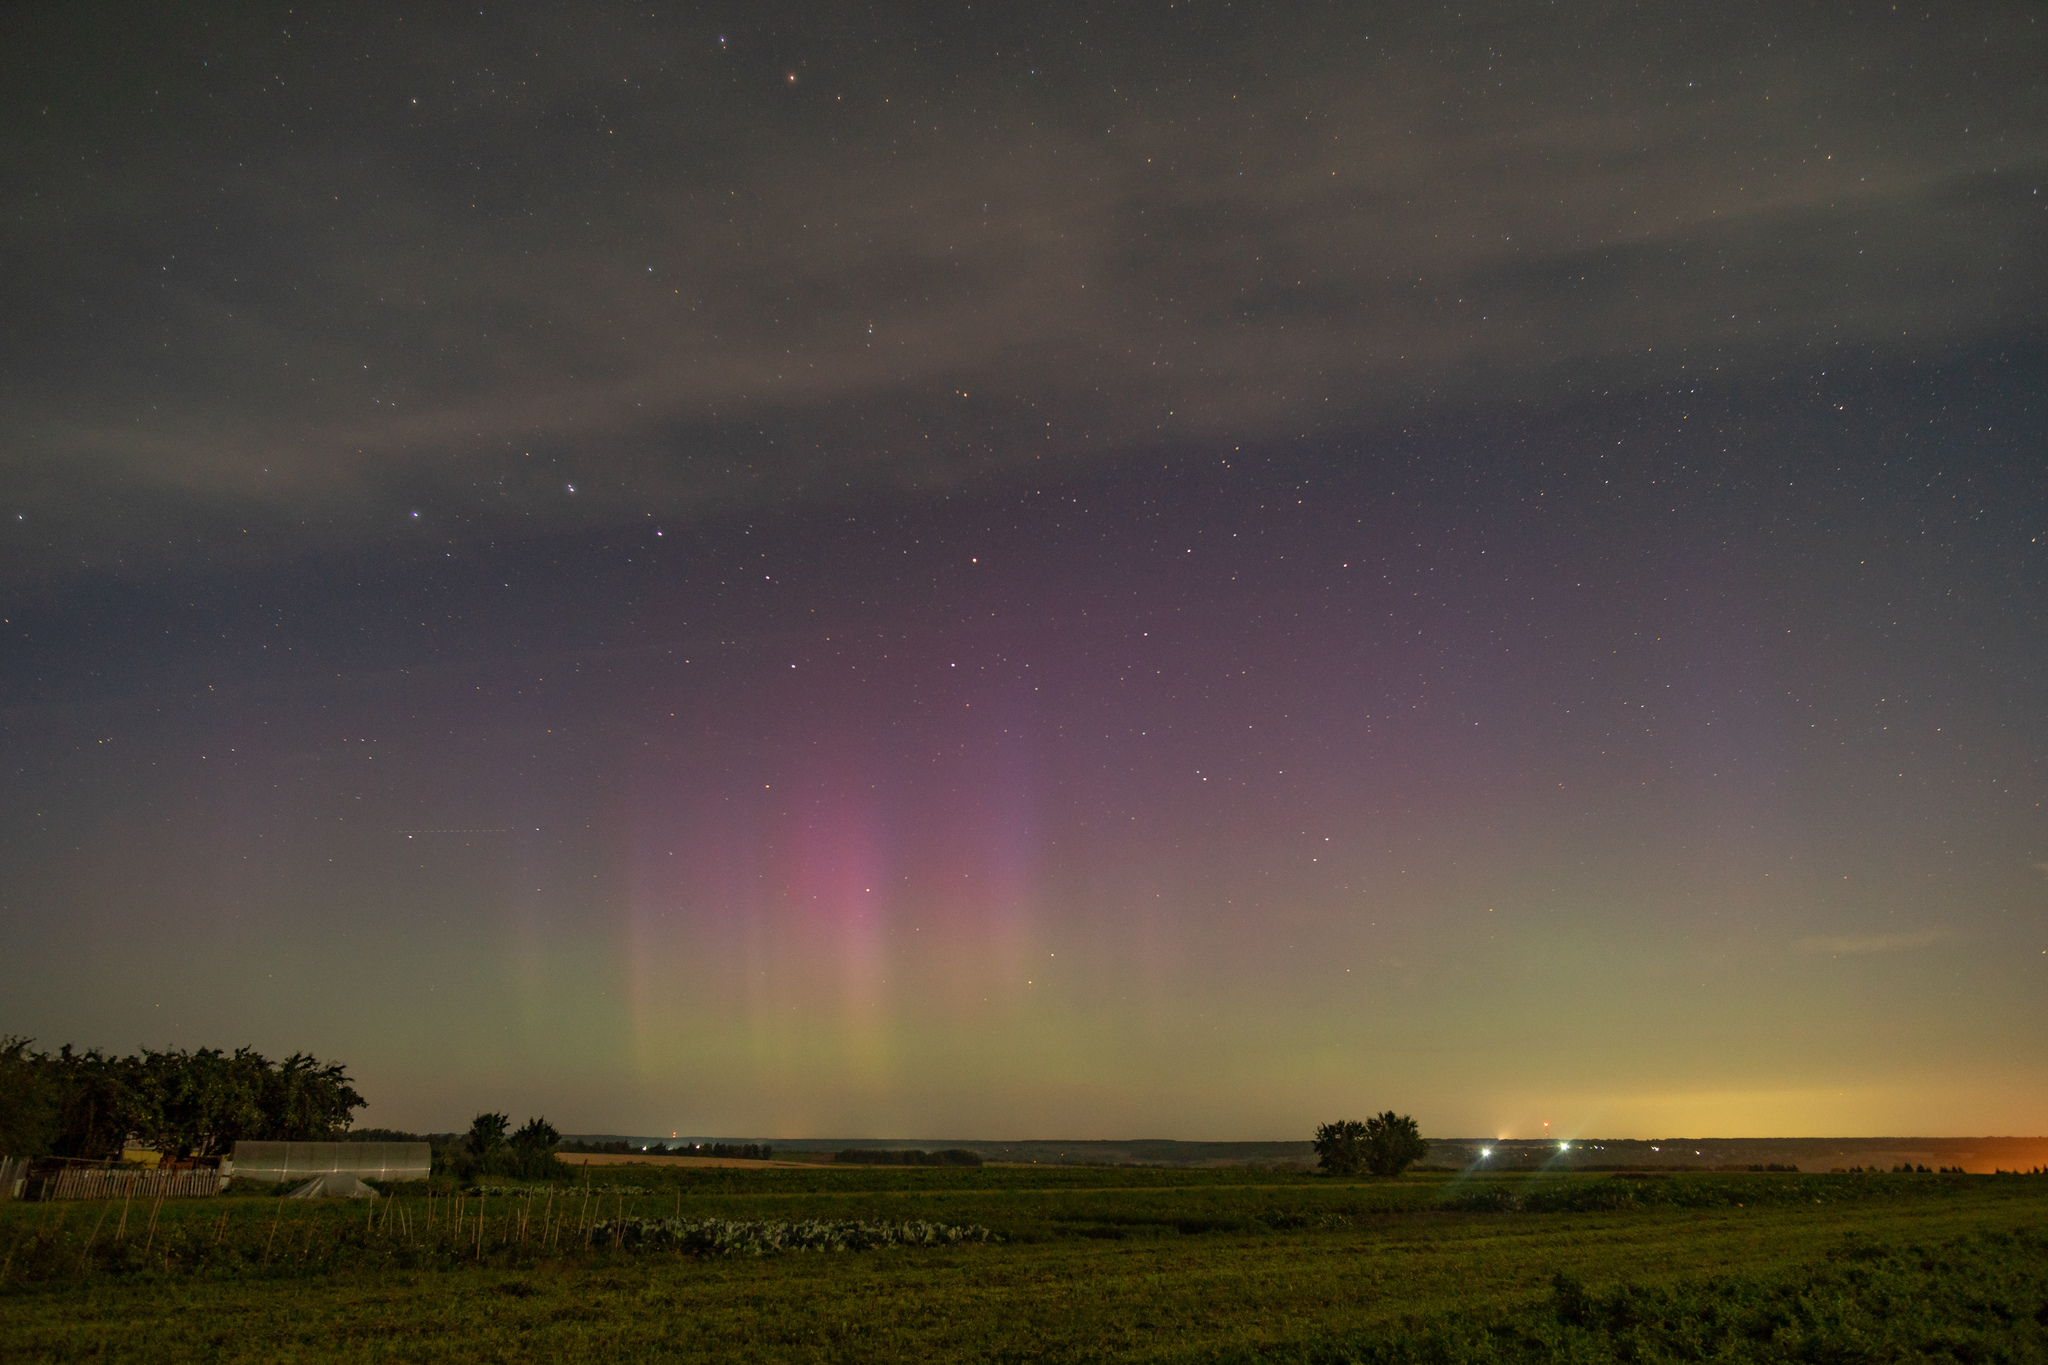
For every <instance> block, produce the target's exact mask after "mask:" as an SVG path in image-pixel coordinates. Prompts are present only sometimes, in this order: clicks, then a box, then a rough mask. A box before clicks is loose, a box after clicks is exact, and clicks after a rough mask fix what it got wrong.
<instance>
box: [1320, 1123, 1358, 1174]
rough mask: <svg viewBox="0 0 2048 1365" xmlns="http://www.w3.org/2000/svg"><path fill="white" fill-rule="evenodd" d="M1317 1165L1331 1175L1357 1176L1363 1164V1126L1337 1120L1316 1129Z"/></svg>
mask: <svg viewBox="0 0 2048 1365" xmlns="http://www.w3.org/2000/svg"><path fill="white" fill-rule="evenodd" d="M1315 1149H1316V1155H1317V1156H1318V1157H1320V1158H1321V1160H1320V1161H1319V1162H1318V1163H1317V1164H1319V1165H1320V1166H1321V1167H1322V1168H1323V1169H1324V1170H1326V1171H1328V1172H1329V1173H1330V1174H1331V1175H1357V1174H1358V1172H1359V1169H1360V1168H1361V1167H1362V1166H1364V1164H1365V1125H1364V1124H1362V1123H1360V1122H1358V1121H1357V1120H1355V1119H1339V1120H1337V1121H1336V1122H1335V1123H1326V1124H1323V1125H1322V1126H1321V1127H1319V1128H1317V1129H1316V1138H1315Z"/></svg>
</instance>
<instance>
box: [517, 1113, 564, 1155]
mask: <svg viewBox="0 0 2048 1365" xmlns="http://www.w3.org/2000/svg"><path fill="white" fill-rule="evenodd" d="M561 1140H562V1135H561V1134H560V1133H558V1132H556V1131H555V1125H554V1124H552V1123H549V1122H548V1121H547V1120H546V1119H544V1118H539V1119H528V1120H527V1121H526V1126H525V1127H523V1128H521V1129H520V1130H519V1131H518V1132H516V1133H514V1134H513V1135H512V1148H513V1150H514V1151H518V1152H545V1151H550V1150H552V1149H553V1148H554V1146H555V1144H556V1143H558V1142H560V1141H561Z"/></svg>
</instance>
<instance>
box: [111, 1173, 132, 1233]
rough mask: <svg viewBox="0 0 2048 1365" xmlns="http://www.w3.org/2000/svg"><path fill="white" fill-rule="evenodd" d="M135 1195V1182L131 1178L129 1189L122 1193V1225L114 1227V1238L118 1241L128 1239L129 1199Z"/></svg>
mask: <svg viewBox="0 0 2048 1365" xmlns="http://www.w3.org/2000/svg"><path fill="white" fill-rule="evenodd" d="M134 1197H135V1182H134V1181H132V1180H131V1181H129V1182H128V1188H127V1190H126V1191H124V1192H123V1193H122V1195H121V1223H120V1226H118V1227H116V1228H115V1229H114V1240H115V1241H117V1242H124V1241H126V1240H127V1239H128V1201H129V1200H130V1199H132V1198H134Z"/></svg>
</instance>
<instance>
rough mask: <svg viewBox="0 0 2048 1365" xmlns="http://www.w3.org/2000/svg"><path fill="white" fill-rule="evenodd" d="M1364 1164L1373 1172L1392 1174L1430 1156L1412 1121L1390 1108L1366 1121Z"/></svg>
mask: <svg viewBox="0 0 2048 1365" xmlns="http://www.w3.org/2000/svg"><path fill="white" fill-rule="evenodd" d="M1364 1155H1365V1165H1366V1168H1367V1169H1368V1170H1370V1171H1371V1172H1372V1173H1373V1174H1374V1175H1377V1176H1384V1177H1389V1178H1391V1177H1393V1176H1397V1175H1399V1174H1401V1172H1403V1171H1405V1170H1407V1169H1408V1168H1409V1166H1411V1165H1413V1164H1414V1163H1415V1162H1418V1161H1420V1160H1422V1158H1424V1157H1426V1156H1428V1155H1429V1144H1428V1143H1427V1142H1424V1141H1423V1140H1422V1133H1421V1130H1420V1129H1418V1128H1417V1127H1416V1126H1415V1120H1414V1119H1412V1118H1409V1117H1408V1116H1407V1115H1406V1114H1397V1113H1395V1112H1394V1111H1393V1110H1391V1109H1389V1110H1388V1111H1387V1112H1386V1113H1384V1114H1380V1115H1377V1116H1375V1117H1373V1118H1369V1119H1367V1120H1366V1121H1365V1154H1364Z"/></svg>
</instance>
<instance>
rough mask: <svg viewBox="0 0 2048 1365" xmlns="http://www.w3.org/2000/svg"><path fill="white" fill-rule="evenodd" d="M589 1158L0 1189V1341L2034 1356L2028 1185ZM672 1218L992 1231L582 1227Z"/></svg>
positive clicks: (382, 1352) (105, 1353)
mask: <svg viewBox="0 0 2048 1365" xmlns="http://www.w3.org/2000/svg"><path fill="white" fill-rule="evenodd" d="M579 1174H580V1173H579ZM588 1174H589V1181H588V1184H587V1185H586V1184H585V1183H583V1182H582V1180H581V1179H579V1181H578V1182H577V1183H576V1184H574V1185H573V1186H568V1187H557V1188H556V1189H555V1190H554V1191H553V1192H552V1193H549V1192H547V1191H531V1192H522V1193H518V1194H506V1193H496V1194H489V1195H486V1196H485V1197H484V1198H482V1199H481V1200H479V1199H478V1198H477V1197H476V1196H475V1195H474V1194H465V1195H463V1196H461V1197H460V1199H459V1200H458V1199H453V1198H451V1197H450V1192H449V1191H446V1190H436V1191H435V1192H434V1193H433V1196H432V1200H431V1203H432V1209H431V1227H430V1226H429V1217H430V1210H429V1200H428V1198H427V1197H426V1191H425V1188H424V1187H421V1186H415V1187H410V1188H408V1189H404V1190H401V1191H400V1192H399V1194H398V1197H396V1198H390V1199H385V1200H381V1201H378V1202H377V1203H376V1204H375V1205H374V1206H371V1205H368V1204H366V1203H363V1202H356V1203H326V1204H321V1203H312V1202H301V1201H279V1200H276V1199H269V1198H256V1197H246V1198H237V1197H227V1198H221V1199H214V1200H185V1201H167V1202H165V1203H164V1204H163V1205H162V1207H161V1208H160V1209H151V1208H148V1207H145V1206H142V1205H134V1206H130V1207H128V1208H127V1209H126V1210H125V1211H124V1210H123V1208H122V1206H121V1205H120V1204H118V1203H114V1204H110V1205H102V1204H100V1203H98V1202H85V1203H77V1204H29V1205H19V1204H17V1205H0V1356H4V1357H6V1358H8V1359H46V1360H72V1359H105V1358H120V1359H151V1360H169V1361H179V1360H187V1359H191V1360H266V1361H275V1360H330V1359H350V1360H358V1359H361V1360H419V1361H443V1360H446V1361H456V1360H462V1361H467V1360H497V1359H502V1360H519V1359H532V1358H540V1357H554V1356H560V1357H563V1358H568V1359H574V1360H577V1361H585V1360H613V1359H618V1360H627V1359H631V1360H650V1359H652V1360H732V1359H746V1360H765V1361H782V1360H791V1361H867V1360H946V1361H1027V1360H1045V1361H1064V1360H1144V1361H1195V1360H1219V1359H1220V1360H1240V1361H1252V1360H1273V1361H1282V1360H1284V1361H1303V1362H1307V1361H1346V1360H1361V1361H1366V1360H1372V1361H1378V1360H1384V1361H1402V1360H1424V1361H1430V1360H1436V1361H1467V1360H1471V1361H1482V1360H1498V1361H1534V1360H1573V1361H1596V1360H1633V1361H1657V1360H1674V1361H1676V1360H1730V1361H1733V1360H1788V1361H1790V1360H1812V1361H1843V1362H1847V1361H1890V1360H1900V1361H1906V1360H1912V1361H1925V1360H1955V1361H2000V1360H2007V1361H2016V1362H2018V1361H2044V1360H2048V1179H2040V1178H2030V1177H1986V1176H1958V1177H1934V1176H1861V1177H1858V1176H1764V1175H1754V1176H1708V1175H1673V1176H1665V1177H1657V1178H1653V1179H1632V1178H1627V1177H1614V1176H1591V1175H1573V1176H1547V1177H1533V1178H1531V1177H1510V1178H1497V1177H1488V1178H1485V1179H1480V1180H1459V1179H1456V1178H1452V1177H1441V1176H1418V1175H1410V1176H1408V1177H1406V1178H1404V1179H1402V1180H1399V1181H1395V1182H1379V1183H1376V1182H1371V1181H1359V1182H1351V1181H1340V1180H1331V1179H1325V1178H1321V1177H1316V1176H1309V1175H1288V1174H1275V1173H1272V1172H1264V1171H1245V1170H1197V1171H1190V1170H1173V1171H1163V1170H1132V1169H1101V1168H1094V1169H1089V1168H1050V1169H1043V1170H1033V1169H1029V1168H1025V1169H1014V1168H1011V1169H1003V1168H983V1169H980V1170H947V1169H918V1168H875V1167H870V1168H864V1169H857V1170H832V1169H830V1168H822V1169H819V1170H815V1171H793V1170H730V1169H725V1170H720V1169H712V1170H703V1169H697V1170H687V1169H677V1168H651V1167H610V1168H602V1169H594V1170H592V1171H590V1172H589V1173H588ZM479 1206H481V1209H482V1213H483V1218H482V1221H481V1225H479V1221H478V1217H477V1214H478V1210H479ZM124 1212H125V1216H126V1223H125V1226H123V1224H122V1218H123V1214H124ZM677 1216H680V1217H681V1218H682V1219H683V1220H685V1221H686V1222H690V1223H702V1222H704V1221H706V1220H731V1221H738V1222H746V1223H763V1222H766V1223H778V1222H785V1221H786V1222H802V1221H804V1220H824V1221H825V1222H828V1223H831V1224H833V1225H844V1224H851V1223H865V1224H868V1225H871V1226H872V1225H879V1224H889V1225H891V1226H900V1225H903V1224H906V1223H909V1224H941V1225H947V1226H953V1227H959V1226H973V1227H979V1228H986V1229H988V1230H989V1232H990V1233H991V1234H992V1237H993V1240H991V1241H989V1242H987V1243H976V1244H963V1245H952V1246H939V1247H928V1246H891V1247H885V1248H883V1249H880V1250H869V1251H844V1252H784V1253H780V1254H770V1255H746V1254H739V1255H697V1254H689V1253H686V1252H679V1251H676V1250H673V1249H641V1250H620V1249H616V1248H608V1247H605V1246H602V1245H600V1243H602V1242H603V1241H605V1240H606V1239H607V1237H608V1236H611V1235H613V1234H615V1232H616V1231H617V1228H618V1226H619V1224H618V1223H617V1222H616V1220H618V1219H621V1218H626V1219H634V1218H638V1219H672V1218H675V1217H677ZM152 1220H153V1221H152ZM634 1226H641V1225H638V1224H636V1225H634Z"/></svg>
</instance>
